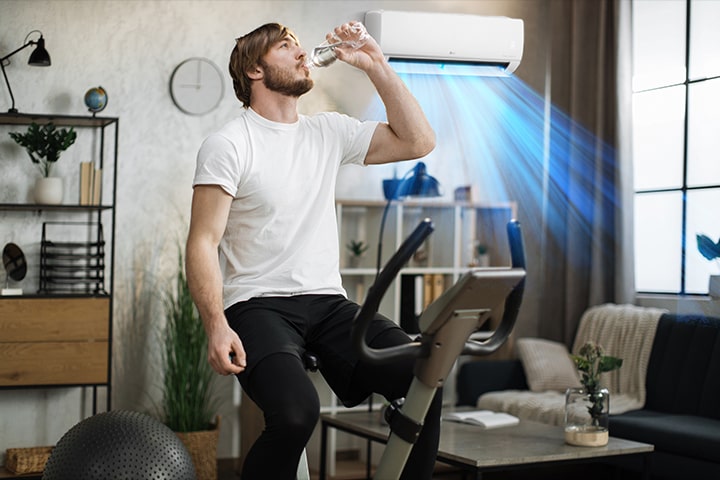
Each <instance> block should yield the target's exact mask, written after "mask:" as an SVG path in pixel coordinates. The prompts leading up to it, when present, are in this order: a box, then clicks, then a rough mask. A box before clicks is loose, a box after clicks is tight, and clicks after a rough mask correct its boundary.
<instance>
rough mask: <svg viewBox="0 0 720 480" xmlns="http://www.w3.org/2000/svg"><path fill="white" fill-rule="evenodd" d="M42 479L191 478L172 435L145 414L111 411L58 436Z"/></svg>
mask: <svg viewBox="0 0 720 480" xmlns="http://www.w3.org/2000/svg"><path fill="white" fill-rule="evenodd" d="M42 478H43V480H98V479H106V478H107V479H113V480H121V479H125V480H142V479H148V480H150V479H152V480H196V477H195V468H194V467H193V463H192V459H191V458H190V454H189V453H188V451H187V450H186V449H185V446H184V445H183V443H182V442H181V441H180V439H179V438H178V436H177V435H175V432H173V431H172V430H170V428H168V427H167V426H166V425H164V424H163V423H160V422H159V421H157V420H156V419H154V418H152V417H151V416H149V415H146V414H144V413H139V412H131V411H124V410H115V411H111V412H105V413H99V414H97V415H94V416H92V417H90V418H86V419H85V420H83V421H81V422H80V423H78V424H77V425H75V426H74V427H72V428H71V429H70V430H68V431H67V432H66V433H65V435H63V436H62V438H61V439H60V441H59V442H58V443H57V445H56V446H55V448H54V449H53V451H52V454H51V455H50V458H49V459H48V461H47V464H46V465H45V471H44V473H43V477H42Z"/></svg>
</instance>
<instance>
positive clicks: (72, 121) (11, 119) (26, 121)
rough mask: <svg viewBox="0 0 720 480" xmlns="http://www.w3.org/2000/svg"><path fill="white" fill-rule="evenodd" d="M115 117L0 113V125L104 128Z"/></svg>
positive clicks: (115, 121)
mask: <svg viewBox="0 0 720 480" xmlns="http://www.w3.org/2000/svg"><path fill="white" fill-rule="evenodd" d="M118 120H119V119H118V118H117V117H96V116H90V117H88V116H79V115H57V114H52V113H0V124H4V125H30V124H32V123H37V124H47V123H54V124H55V125H61V126H66V127H91V128H97V127H106V126H108V125H110V124H112V123H117V122H118Z"/></svg>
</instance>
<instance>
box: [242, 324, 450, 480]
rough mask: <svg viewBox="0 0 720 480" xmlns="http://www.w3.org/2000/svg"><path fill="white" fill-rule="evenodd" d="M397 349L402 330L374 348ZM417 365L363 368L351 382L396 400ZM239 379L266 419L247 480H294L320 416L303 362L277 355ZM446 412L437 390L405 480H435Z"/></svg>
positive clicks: (380, 339)
mask: <svg viewBox="0 0 720 480" xmlns="http://www.w3.org/2000/svg"><path fill="white" fill-rule="evenodd" d="M397 344H398V331H397V330H387V331H385V332H383V333H381V334H379V335H378V336H377V337H376V338H375V339H374V340H373V341H372V343H371V346H372V347H374V348H383V347H385V346H389V345H397ZM413 364H414V362H413V361H412V360H407V361H402V362H397V363H395V364H392V365H382V366H371V365H367V364H362V363H361V364H360V365H358V368H357V370H356V372H355V374H354V375H353V379H352V381H353V383H354V384H359V385H365V386H366V387H367V388H369V389H371V390H372V391H374V392H377V393H380V394H382V395H383V396H384V397H385V398H387V399H389V400H394V399H397V398H400V397H404V396H405V394H406V393H407V390H408V388H409V386H410V382H411V381H412V371H413ZM239 378H240V383H241V384H242V386H243V390H244V391H245V392H246V393H248V394H249V396H250V397H251V398H252V399H253V401H255V403H257V405H258V406H259V407H260V408H261V410H262V411H263V414H264V417H265V430H264V431H263V432H262V434H261V435H260V437H259V438H258V440H257V441H256V442H255V443H254V444H253V446H252V448H251V449H250V451H249V452H248V454H247V456H246V459H245V462H244V464H243V471H242V479H243V480H258V479H273V480H276V479H277V480H283V479H287V480H292V479H295V478H296V473H297V465H298V462H299V461H300V456H301V455H302V451H303V449H304V448H305V445H306V444H307V442H308V440H309V439H310V436H311V435H312V432H313V430H314V429H315V425H316V424H317V422H318V418H319V415H320V401H319V399H318V395H317V391H316V390H315V386H314V385H313V383H312V381H311V380H310V378H309V376H308V374H307V372H305V368H304V366H303V364H302V361H301V360H300V359H299V358H297V357H296V356H294V355H291V354H287V353H276V354H273V355H270V356H268V357H265V358H264V359H263V360H262V361H260V362H259V363H258V364H257V365H256V366H255V369H254V371H253V373H252V375H250V377H249V378H247V377H245V376H243V375H241V376H240V377H239ZM268 379H272V380H268ZM441 407H442V392H441V390H438V393H437V394H436V395H435V399H434V400H433V402H432V405H431V407H430V410H429V411H428V414H427V416H426V419H425V424H424V426H423V430H422V432H421V433H420V437H419V438H418V441H417V442H416V444H415V446H414V447H413V450H412V453H411V454H410V458H409V459H408V462H407V465H406V467H405V470H404V471H403V475H402V477H401V478H403V479H408V480H410V479H412V480H424V479H427V480H429V479H430V478H431V477H432V471H433V467H434V465H435V457H436V454H437V448H438V437H439V432H440V409H441Z"/></svg>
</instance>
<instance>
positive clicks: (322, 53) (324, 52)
mask: <svg viewBox="0 0 720 480" xmlns="http://www.w3.org/2000/svg"><path fill="white" fill-rule="evenodd" d="M350 33H351V34H352V36H353V38H352V39H350V40H344V41H343V40H340V38H338V37H337V35H333V37H334V38H333V39H332V40H325V41H324V42H323V43H321V44H320V45H318V46H317V47H315V48H313V51H312V54H311V55H310V58H309V59H308V62H307V64H306V65H307V67H308V68H316V67H327V66H328V65H331V64H332V63H334V62H335V60H337V56H336V54H335V49H336V48H337V47H349V48H352V49H355V50H356V49H358V48H361V47H362V46H363V45H365V42H366V41H367V38H368V33H367V30H365V25H363V24H362V23H359V22H358V23H353V24H352V25H350Z"/></svg>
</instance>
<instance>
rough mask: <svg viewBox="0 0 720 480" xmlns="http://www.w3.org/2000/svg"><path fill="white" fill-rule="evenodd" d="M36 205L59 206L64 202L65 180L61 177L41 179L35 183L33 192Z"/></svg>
mask: <svg viewBox="0 0 720 480" xmlns="http://www.w3.org/2000/svg"><path fill="white" fill-rule="evenodd" d="M33 197H34V198H35V203H38V204H40V205H59V204H61V203H62V201H63V179H62V178H60V177H41V178H38V179H37V181H36V182H35V190H33Z"/></svg>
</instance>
